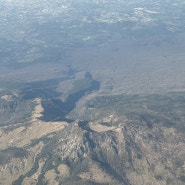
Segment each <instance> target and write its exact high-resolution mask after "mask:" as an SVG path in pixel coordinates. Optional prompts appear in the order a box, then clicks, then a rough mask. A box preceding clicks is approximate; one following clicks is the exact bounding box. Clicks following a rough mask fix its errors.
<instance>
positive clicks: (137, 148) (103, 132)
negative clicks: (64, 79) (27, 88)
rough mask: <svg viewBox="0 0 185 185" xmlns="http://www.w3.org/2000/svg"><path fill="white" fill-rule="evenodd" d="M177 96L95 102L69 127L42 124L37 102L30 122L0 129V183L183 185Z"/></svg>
mask: <svg viewBox="0 0 185 185" xmlns="http://www.w3.org/2000/svg"><path fill="white" fill-rule="evenodd" d="M183 97H184V94H183V93H171V94H168V95H159V96H156V95H146V96H143V95H142V96H132V97H129V96H126V95H116V96H109V97H98V98H94V99H92V100H89V101H87V102H86V105H84V106H85V107H86V108H84V110H85V111H84V112H83V114H85V115H87V117H86V118H87V119H86V120H80V119H77V117H76V119H74V118H75V116H76V114H74V116H73V117H72V112H71V114H69V116H68V119H70V120H71V122H70V123H68V122H64V121H44V120H43V119H42V116H43V112H44V108H43V106H42V100H41V99H38V98H37V99H35V100H34V101H33V102H32V104H33V105H34V110H33V111H32V112H31V117H30V118H31V119H30V120H29V121H26V122H25V123H17V124H13V125H3V126H1V128H0V137H1V142H0V159H1V161H0V171H1V173H0V184H7V185H8V184H14V185H20V184H25V185H26V184H35V185H36V184H37V185H38V184H64V185H78V184H83V185H86V184H87V185H91V184H92V185H93V184H97V185H98V184H102V185H105V184H107V185H108V184H115V185H116V184H117V185H140V184H141V185H148V184H149V185H159V184H160V185H163V184H164V185H165V184H166V185H170V184H171V185H174V184H178V185H184V184H185V176H184V174H185V163H184V159H185V149H184V148H185V136H184V122H183V120H184V117H183V110H184V106H185V105H184V103H183ZM3 98H4V100H2V101H8V99H7V97H5V96H3ZM5 98H6V100H5ZM100 99H101V100H102V102H104V104H103V103H102V102H100ZM105 99H106V101H104V100H105ZM115 99H117V101H116V100H115ZM154 100H155V101H154ZM112 101H114V103H111V104H110V102H112ZM98 102H99V104H98ZM126 102H127V103H126ZM174 102H176V104H174ZM118 103H119V106H118ZM172 104H173V105H172ZM33 105H32V106H33ZM100 105H101V106H100ZM170 105H171V106H170ZM109 106H111V107H112V109H110V107H109ZM1 107H3V105H1ZM92 107H93V108H92ZM116 107H117V108H116ZM138 107H140V109H138ZM143 107H145V109H144V108H143ZM165 108H166V109H165ZM1 109H2V108H1ZM131 110H132V111H131ZM162 110H163V111H162ZM76 111H77V110H76ZM159 112H160V114H159ZM81 113H82V112H81ZM88 115H89V117H91V118H92V119H91V120H90V119H88ZM72 118H73V119H72ZM79 118H81V115H79Z"/></svg>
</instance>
